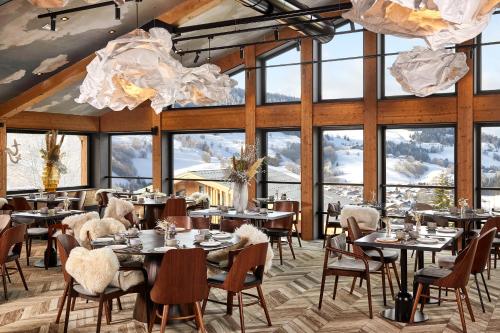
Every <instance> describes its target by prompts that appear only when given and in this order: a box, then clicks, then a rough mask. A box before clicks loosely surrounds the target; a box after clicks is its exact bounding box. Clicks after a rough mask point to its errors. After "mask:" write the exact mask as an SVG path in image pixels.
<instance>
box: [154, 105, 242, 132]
mask: <svg viewBox="0 0 500 333" xmlns="http://www.w3.org/2000/svg"><path fill="white" fill-rule="evenodd" d="M162 128H163V130H164V131H192V130H214V129H244V128H245V107H243V106H239V107H234V108H231V107H228V108H210V109H185V110H169V111H164V112H163V113H162Z"/></svg>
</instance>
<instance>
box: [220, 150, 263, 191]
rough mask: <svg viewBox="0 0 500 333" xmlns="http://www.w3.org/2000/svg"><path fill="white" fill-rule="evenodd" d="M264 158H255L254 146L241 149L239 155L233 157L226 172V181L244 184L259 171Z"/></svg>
mask: <svg viewBox="0 0 500 333" xmlns="http://www.w3.org/2000/svg"><path fill="white" fill-rule="evenodd" d="M264 160H265V157H261V158H257V148H256V146H255V145H246V146H244V147H241V151H240V153H239V154H235V155H233V157H231V160H230V165H229V166H228V168H226V170H227V176H226V179H227V180H228V181H230V182H232V183H238V184H246V183H248V182H249V181H250V180H252V179H253V178H254V177H255V176H256V175H257V173H259V172H260V171H261V167H262V163H263V162H264Z"/></svg>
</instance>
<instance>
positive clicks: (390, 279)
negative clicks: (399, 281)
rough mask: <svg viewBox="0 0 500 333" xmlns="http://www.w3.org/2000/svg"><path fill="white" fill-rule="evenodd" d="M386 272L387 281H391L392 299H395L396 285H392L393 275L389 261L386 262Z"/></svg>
mask: <svg viewBox="0 0 500 333" xmlns="http://www.w3.org/2000/svg"><path fill="white" fill-rule="evenodd" d="M384 269H385V274H386V275H387V282H389V290H390V291H391V296H392V299H394V286H393V285H392V276H391V269H390V267H389V263H385V264H384Z"/></svg>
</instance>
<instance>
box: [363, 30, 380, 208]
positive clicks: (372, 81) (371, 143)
mask: <svg viewBox="0 0 500 333" xmlns="http://www.w3.org/2000/svg"><path fill="white" fill-rule="evenodd" d="M363 33H364V36H363V40H364V42H363V43H364V45H363V49H364V53H365V54H376V53H377V35H376V34H374V33H373V32H369V31H366V30H365V31H364V32H363ZM376 86H377V58H364V59H363V93H364V99H363V101H364V117H363V129H364V131H363V142H364V155H363V183H364V191H363V192H364V198H365V200H370V199H371V198H372V193H374V192H375V193H378V167H377V166H378V162H377V157H378V155H377V146H378V145H377V89H374V87H376Z"/></svg>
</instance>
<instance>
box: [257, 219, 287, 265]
mask: <svg viewBox="0 0 500 333" xmlns="http://www.w3.org/2000/svg"><path fill="white" fill-rule="evenodd" d="M292 227H293V218H292V217H291V216H290V217H285V218H282V219H278V220H270V221H266V222H265V223H264V228H263V231H264V232H265V233H266V235H268V236H269V240H270V242H271V248H272V247H273V245H274V242H276V243H277V244H278V251H279V254H280V264H281V265H283V253H282V237H286V241H287V243H288V246H289V247H290V251H291V252H292V256H293V259H294V260H295V253H294V252H293V245H292Z"/></svg>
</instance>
